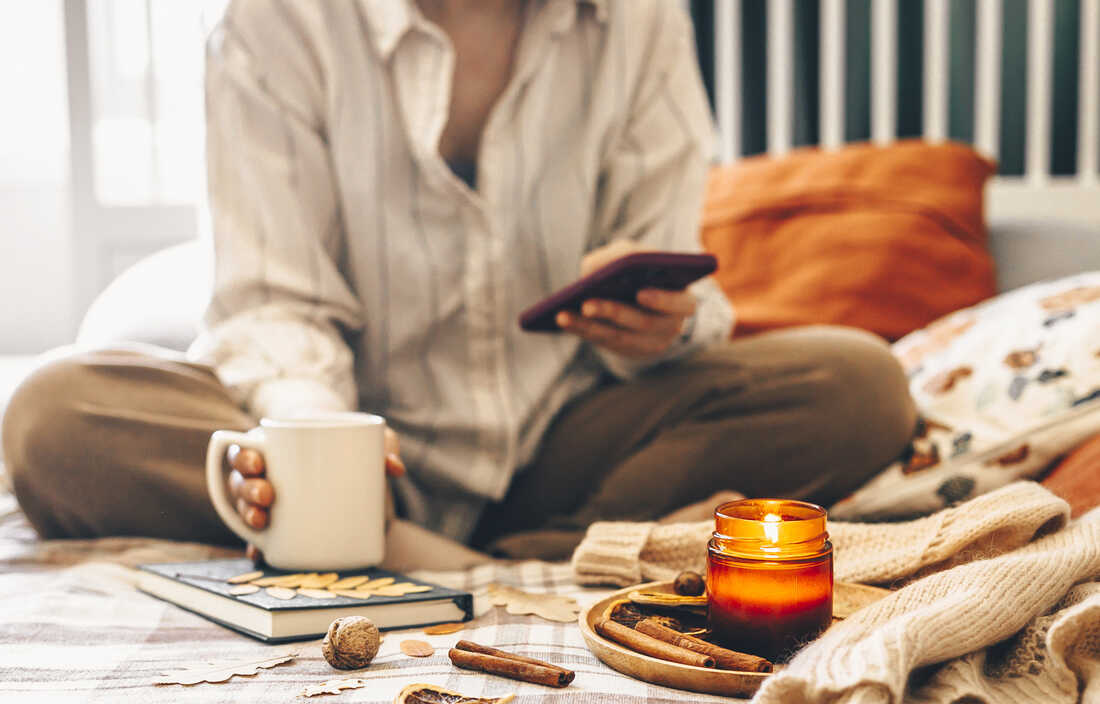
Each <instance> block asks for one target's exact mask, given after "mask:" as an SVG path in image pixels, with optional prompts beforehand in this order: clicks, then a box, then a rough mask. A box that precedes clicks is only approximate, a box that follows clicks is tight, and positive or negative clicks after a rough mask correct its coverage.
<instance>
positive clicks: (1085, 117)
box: [1077, 0, 1100, 198]
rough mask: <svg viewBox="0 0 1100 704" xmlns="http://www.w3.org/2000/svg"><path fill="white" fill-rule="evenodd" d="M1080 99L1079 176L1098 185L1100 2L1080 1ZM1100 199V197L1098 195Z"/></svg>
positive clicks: (1099, 0) (1099, 149) (1084, 180)
mask: <svg viewBox="0 0 1100 704" xmlns="http://www.w3.org/2000/svg"><path fill="white" fill-rule="evenodd" d="M1078 70H1079V74H1078V75H1079V79H1080V87H1079V89H1078V90H1079V92H1080V98H1079V100H1078V110H1080V115H1079V116H1078V118H1077V174H1078V176H1079V177H1080V179H1081V180H1082V181H1083V182H1084V183H1091V184H1095V183H1096V182H1097V181H1098V180H1100V176H1098V175H1097V173H1096V171H1097V164H1096V162H1097V159H1098V158H1100V157H1098V156H1097V152H1100V96H1098V93H1100V0H1081V63H1080V64H1079V69H1078ZM1097 197H1098V198H1100V194H1097Z"/></svg>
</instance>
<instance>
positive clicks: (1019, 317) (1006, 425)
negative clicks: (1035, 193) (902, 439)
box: [830, 271, 1100, 520]
mask: <svg viewBox="0 0 1100 704" xmlns="http://www.w3.org/2000/svg"><path fill="white" fill-rule="evenodd" d="M893 349H894V353H895V354H896V355H897V356H898V358H899V359H900V360H901V362H902V364H903V365H904V366H905V368H906V370H907V372H908V374H909V389H910V392H911V393H912V395H913V398H914V400H915V401H916V403H917V407H918V408H919V409H920V412H921V416H922V420H921V423H920V427H919V428H918V432H917V437H916V438H915V439H914V440H913V442H912V444H911V445H910V446H909V447H908V448H907V450H906V452H905V453H904V454H903V456H902V457H901V459H899V460H898V461H897V462H895V463H893V464H892V465H890V466H889V467H888V468H887V469H886V470H885V471H883V472H882V473H881V474H879V475H878V476H877V477H875V478H874V479H872V480H871V481H870V482H868V483H867V484H866V485H864V486H863V488H861V489H859V490H858V491H857V492H856V493H854V494H852V495H851V496H849V497H848V498H846V499H843V500H842V501H840V502H838V503H837V504H836V505H834V506H833V507H832V509H831V510H830V515H831V516H832V517H834V518H838V519H845V520H853V519H864V520H868V519H871V520H881V519H900V518H906V517H912V516H914V515H918V514H925V513H931V512H933V511H938V510H939V509H941V508H943V507H944V506H945V505H950V504H952V503H956V502H959V501H963V500H966V499H969V498H971V497H973V496H976V495H978V494H981V493H984V492H987V491H990V490H992V489H995V488H997V487H999V486H1002V485H1004V484H1007V483H1009V482H1011V481H1013V480H1016V479H1020V478H1031V477H1035V476H1037V475H1039V474H1041V473H1042V472H1043V470H1045V469H1046V468H1047V467H1048V466H1050V464H1051V463H1052V462H1053V461H1054V460H1056V459H1058V458H1059V457H1061V456H1062V455H1064V454H1065V453H1067V452H1068V451H1070V450H1072V449H1073V448H1074V447H1075V446H1077V445H1078V444H1080V443H1081V442H1082V441H1084V440H1085V439H1087V438H1089V437H1090V436H1092V435H1095V434H1097V433H1100V271H1094V272H1089V273H1084V274H1078V275H1075V276H1070V277H1067V278H1064V279H1059V280H1056V281H1048V282H1043V283H1038V284H1032V285H1030V286H1025V287H1023V288H1020V289H1017V290H1015V291H1011V292H1009V293H1005V294H1002V295H1000V296H997V297H996V298H992V299H990V300H988V301H986V302H984V303H981V304H979V305H976V306H973V307H971V308H966V309H963V310H960V311H957V312H955V313H952V314H951V315H948V316H946V317H944V318H941V319H940V320H938V321H936V322H935V323H932V324H931V325H929V326H928V327H926V328H924V329H922V330H918V331H916V332H913V333H911V334H909V335H907V336H905V337H903V338H902V339H900V340H898V341H897V342H896V343H895V344H894V347H893Z"/></svg>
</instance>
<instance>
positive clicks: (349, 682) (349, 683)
mask: <svg viewBox="0 0 1100 704" xmlns="http://www.w3.org/2000/svg"><path fill="white" fill-rule="evenodd" d="M366 686H367V680H364V679H360V678H358V677H353V678H351V679H346V680H327V681H325V682H322V683H321V684H314V685H310V686H309V687H306V688H305V689H303V690H302V694H301V696H303V697H316V696H317V695H318V694H339V693H340V692H341V691H342V690H345V689H359V688H360V687H366Z"/></svg>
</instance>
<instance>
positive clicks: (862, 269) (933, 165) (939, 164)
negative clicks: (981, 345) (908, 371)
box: [702, 141, 996, 340]
mask: <svg viewBox="0 0 1100 704" xmlns="http://www.w3.org/2000/svg"><path fill="white" fill-rule="evenodd" d="M994 168H995V167H994V165H993V164H992V163H991V162H989V161H988V160H986V159H984V158H982V157H981V156H979V155H978V154H977V153H976V152H974V151H973V150H972V149H970V148H969V147H967V146H965V145H961V144H951V143H948V144H939V145H931V144H925V143H923V142H920V141H902V142H898V143H895V144H892V145H890V146H887V147H880V146H875V145H870V144H859V145H850V146H847V147H845V148H843V149H840V150H837V151H832V152H823V151H821V150H819V149H817V148H808V149H800V150H797V151H795V152H792V153H791V154H789V155H787V156H785V157H782V158H779V159H772V158H768V157H753V158H749V159H745V160H743V161H741V162H739V163H737V164H734V165H732V166H728V167H722V168H717V169H715V170H713V171H712V172H711V177H710V182H709V184H708V188H707V196H706V202H705V205H704V208H703V229H702V241H703V246H704V248H705V249H706V250H707V251H709V252H711V253H712V254H714V255H715V256H716V257H717V258H718V272H717V273H716V274H715V276H716V278H717V279H718V282H719V283H720V284H721V286H722V288H723V290H725V292H726V295H727V296H729V298H730V300H731V301H732V302H733V304H734V306H735V308H736V310H737V321H738V322H737V327H736V328H735V330H734V335H735V336H736V335H744V334H750V333H755V332H760V331H763V330H770V329H773V328H781V327H787V326H791V325H804V324H809V323H835V324H841V325H852V326H855V327H860V328H864V329H867V330H871V331H872V332H876V333H878V334H880V335H882V336H883V337H886V338H888V339H891V340H894V339H897V338H899V337H901V336H902V335H904V334H906V333H908V332H910V331H912V330H916V329H917V328H920V327H923V326H924V325H927V324H928V323H930V322H932V321H933V320H935V319H936V318H939V317H940V316H942V315H944V314H946V313H949V312H951V311H953V310H956V309H958V308H963V307H965V306H969V305H972V304H974V303H977V302H978V301H980V300H983V299H985V298H988V297H989V296H992V295H993V294H994V293H995V290H996V289H995V286H996V283H995V280H994V272H993V259H992V257H991V256H990V254H989V251H988V248H987V242H986V228H985V223H984V220H983V217H982V189H983V187H984V184H985V181H986V179H987V178H988V177H989V176H990V175H991V174H992V173H993V172H994Z"/></svg>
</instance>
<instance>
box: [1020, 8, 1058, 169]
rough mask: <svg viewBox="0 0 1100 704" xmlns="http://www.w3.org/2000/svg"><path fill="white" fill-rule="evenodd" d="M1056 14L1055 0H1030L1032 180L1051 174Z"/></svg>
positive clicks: (1029, 138)
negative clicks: (1052, 79) (1051, 112)
mask: <svg viewBox="0 0 1100 704" xmlns="http://www.w3.org/2000/svg"><path fill="white" fill-rule="evenodd" d="M1053 38H1054V18H1053V3H1052V2H1051V0H1030V2H1029V3H1028V14H1027V154H1026V161H1025V164H1026V166H1025V173H1026V174H1027V177H1028V179H1029V180H1030V181H1031V182H1032V183H1042V182H1043V181H1045V180H1046V179H1047V177H1048V176H1049V174H1050V123H1051V119H1050V109H1051V103H1050V101H1051V72H1052V64H1053V54H1052V47H1053Z"/></svg>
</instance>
